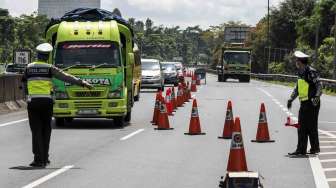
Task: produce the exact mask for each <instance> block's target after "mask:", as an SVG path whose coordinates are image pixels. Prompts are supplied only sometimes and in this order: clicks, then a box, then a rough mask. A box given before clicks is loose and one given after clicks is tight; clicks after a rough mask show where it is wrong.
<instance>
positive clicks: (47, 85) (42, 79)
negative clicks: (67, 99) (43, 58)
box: [26, 61, 52, 98]
mask: <svg viewBox="0 0 336 188" xmlns="http://www.w3.org/2000/svg"><path fill="white" fill-rule="evenodd" d="M50 68H51V65H49V64H47V63H45V62H40V61H39V62H34V63H31V64H29V65H28V66H27V70H26V76H27V87H28V95H29V97H30V98H34V97H35V98H36V97H50V98H51V91H52V82H51V78H52V75H51V70H50Z"/></svg>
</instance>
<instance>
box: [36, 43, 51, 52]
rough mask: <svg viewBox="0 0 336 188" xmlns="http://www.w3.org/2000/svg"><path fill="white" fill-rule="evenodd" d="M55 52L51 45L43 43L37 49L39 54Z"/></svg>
mask: <svg viewBox="0 0 336 188" xmlns="http://www.w3.org/2000/svg"><path fill="white" fill-rule="evenodd" d="M52 50H53V47H52V46H51V45H50V44H49V43H43V44H40V45H38V46H37V47H36V51H37V52H38V53H44V54H48V53H49V52H51V51H52Z"/></svg>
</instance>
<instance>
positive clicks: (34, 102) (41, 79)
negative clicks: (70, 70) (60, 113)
mask: <svg viewBox="0 0 336 188" xmlns="http://www.w3.org/2000/svg"><path fill="white" fill-rule="evenodd" d="M52 49H53V48H52V46H51V45H50V44H49V43H43V44H40V45H38V46H37V47H36V51H37V61H36V62H33V63H30V64H28V65H27V67H26V69H25V73H24V76H23V81H24V82H25V85H26V92H27V94H28V96H27V109H28V117H29V125H30V129H31V132H32V142H33V143H32V144H33V154H34V161H33V162H32V163H31V164H30V166H33V167H45V166H46V165H48V164H49V163H50V161H49V143H50V135H51V117H52V113H53V100H52V82H51V79H52V77H55V78H57V79H59V80H63V81H65V82H68V83H71V84H75V85H80V86H82V87H86V88H89V89H91V88H93V87H92V85H90V84H89V83H87V82H85V81H82V80H80V79H78V78H76V77H74V76H71V75H69V74H66V73H64V72H63V71H61V70H60V69H58V68H57V67H54V66H52V65H51V64H47V61H48V59H49V53H50V52H51V51H52Z"/></svg>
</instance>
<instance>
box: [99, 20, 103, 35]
mask: <svg viewBox="0 0 336 188" xmlns="http://www.w3.org/2000/svg"><path fill="white" fill-rule="evenodd" d="M98 34H99V35H102V34H103V22H102V21H99V22H98Z"/></svg>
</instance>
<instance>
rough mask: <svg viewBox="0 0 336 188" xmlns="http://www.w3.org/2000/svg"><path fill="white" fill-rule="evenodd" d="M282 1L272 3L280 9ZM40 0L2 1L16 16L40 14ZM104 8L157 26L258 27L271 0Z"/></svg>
mask: <svg viewBox="0 0 336 188" xmlns="http://www.w3.org/2000/svg"><path fill="white" fill-rule="evenodd" d="M280 1H282V0H270V4H271V6H277V5H278V4H279V2H280ZM37 4H38V0H0V7H1V8H6V9H9V12H10V14H11V15H13V16H18V15H20V14H30V13H32V12H33V11H37ZM101 4H102V5H101V6H102V7H101V8H103V9H106V10H113V9H114V8H115V7H118V8H119V9H120V10H121V12H122V14H123V16H124V17H125V18H129V17H134V18H136V19H141V20H145V19H146V18H148V17H149V18H151V19H152V20H153V21H154V24H155V25H159V24H163V25H169V26H176V25H179V26H182V27H185V26H193V25H201V27H202V28H207V27H208V26H210V25H219V24H221V23H224V22H227V21H230V20H234V21H242V22H244V23H247V24H249V25H255V24H256V23H257V22H258V21H259V20H260V18H262V17H263V16H264V15H265V14H266V13H267V0H102V3H101Z"/></svg>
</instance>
